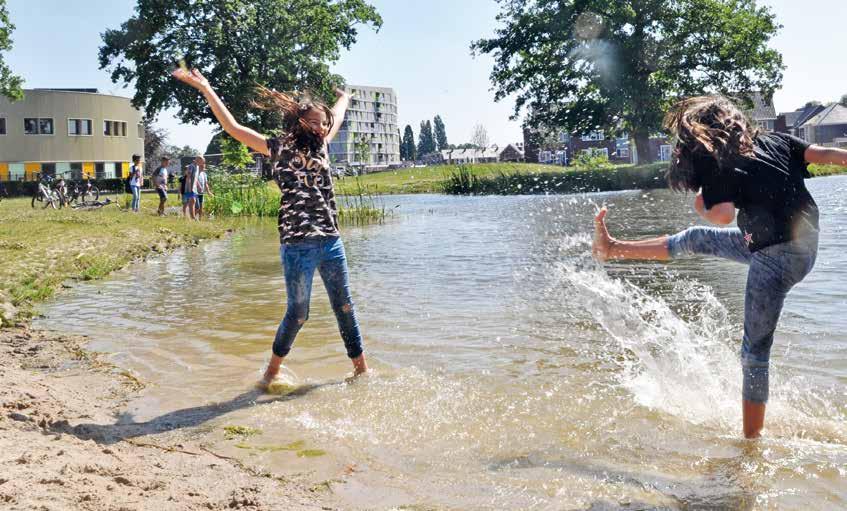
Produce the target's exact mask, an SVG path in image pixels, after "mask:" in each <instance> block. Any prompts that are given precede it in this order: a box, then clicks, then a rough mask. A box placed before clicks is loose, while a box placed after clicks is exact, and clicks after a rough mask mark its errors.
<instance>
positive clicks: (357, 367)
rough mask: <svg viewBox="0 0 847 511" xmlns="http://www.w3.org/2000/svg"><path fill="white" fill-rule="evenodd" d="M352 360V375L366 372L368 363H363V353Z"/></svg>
mask: <svg viewBox="0 0 847 511" xmlns="http://www.w3.org/2000/svg"><path fill="white" fill-rule="evenodd" d="M351 360H352V361H353V376H354V377H356V376H359V375H360V374H364V373H366V372H368V364H367V363H365V354H364V353H362V354H361V355H359V356H358V357H356V358H354V359H351Z"/></svg>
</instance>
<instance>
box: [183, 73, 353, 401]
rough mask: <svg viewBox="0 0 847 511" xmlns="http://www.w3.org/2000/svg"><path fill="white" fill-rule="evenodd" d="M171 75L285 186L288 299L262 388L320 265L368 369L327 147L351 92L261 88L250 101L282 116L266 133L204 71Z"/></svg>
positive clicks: (344, 330) (275, 369)
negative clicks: (277, 130) (327, 95)
mask: <svg viewBox="0 0 847 511" xmlns="http://www.w3.org/2000/svg"><path fill="white" fill-rule="evenodd" d="M173 76H174V77H175V78H177V79H179V80H181V81H183V82H185V83H187V84H188V85H190V86H192V87H194V88H195V89H197V90H198V91H200V93H202V94H203V97H205V98H206V101H207V102H208V103H209V106H210V107H211V108H212V112H214V114H215V117H216V118H217V119H218V121H219V122H220V123H221V126H222V127H223V129H224V131H226V132H227V133H228V134H229V135H231V136H232V137H233V138H234V139H236V140H238V141H240V142H242V143H243V144H245V145H246V146H248V147H249V148H251V149H252V150H254V151H256V152H258V153H261V154H264V155H265V156H270V158H271V162H272V169H273V177H274V179H275V180H276V183H277V185H278V186H279V189H280V191H281V192H282V197H281V198H280V205H279V218H278V220H279V236H280V244H281V248H280V254H281V259H282V266H283V271H284V274H285V289H286V293H287V296H288V305H287V309H286V311H285V316H284V317H283V319H282V322H281V323H280V325H279V328H278V330H277V333H276V338H275V339H274V343H273V354H272V356H271V361H270V363H269V364H268V367H267V370H266V371H265V374H264V377H263V378H262V379H261V381H260V382H259V386H260V387H261V388H263V389H266V390H267V388H268V387H269V386H270V385H271V383H272V382H273V381H274V378H276V376H277V375H278V374H279V370H280V365H281V364H282V360H283V359H284V358H285V356H286V355H288V353H289V351H290V350H291V345H292V344H293V342H294V338H295V337H296V336H297V332H298V331H299V330H300V328H301V327H302V326H303V324H304V323H305V322H306V320H307V319H308V317H309V302H310V299H311V294H312V280H313V277H314V274H315V272H316V271H317V272H318V273H319V274H320V276H321V279H323V282H324V286H325V287H326V290H327V293H328V294H329V300H330V303H331V304H332V309H333V311H334V312H335V317H336V319H337V321H338V327H339V330H340V331H341V337H342V339H343V340H344V346H345V348H346V349H347V356H348V357H350V359H351V360H352V362H353V371H354V375H359V374H361V373H364V372H366V371H367V365H366V363H365V356H364V354H363V350H362V334H361V332H360V331H359V324H358V322H357V320H356V314H355V311H354V309H353V301H352V297H351V294H350V283H349V277H348V271H347V259H346V256H345V254H344V245H343V243H342V242H341V238H340V237H339V231H338V207H337V205H336V201H335V191H334V189H333V181H332V175H331V172H330V164H329V157H328V148H327V144H328V143H329V142H330V141H331V140H332V139H333V138H334V137H335V135H336V134H337V133H338V130H339V128H340V126H341V121H342V120H343V119H344V112H345V111H346V110H347V106H348V104H349V102H350V95H349V94H347V93H345V92H344V91H341V90H336V95H337V96H338V100H337V101H336V103H335V105H334V106H333V107H332V108H329V107H328V106H326V105H324V104H322V103H320V102H318V101H315V100H313V99H311V98H310V97H309V96H308V95H300V96H299V97H298V96H296V95H294V94H285V93H281V92H276V91H272V90H268V89H265V88H262V87H260V88H259V89H258V97H257V100H256V101H255V102H254V103H253V105H254V106H255V107H256V108H259V109H264V110H272V111H276V112H278V113H279V114H281V116H282V118H283V126H281V128H282V130H283V131H282V134H281V135H280V136H278V137H275V138H266V137H265V136H263V135H261V134H259V133H257V132H256V131H255V130H252V129H250V128H248V127H245V126H242V125H241V124H239V123H238V121H236V120H235V118H234V117H233V116H232V114H231V113H230V112H229V110H227V108H226V106H224V104H223V102H222V101H221V99H220V98H219V97H218V95H217V94H216V93H215V91H214V90H213V89H212V87H211V86H210V85H209V82H208V80H206V78H205V77H203V75H202V74H200V72H199V71H197V70H196V69H194V70H188V69H185V68H180V69H177V70H176V71H174V72H173Z"/></svg>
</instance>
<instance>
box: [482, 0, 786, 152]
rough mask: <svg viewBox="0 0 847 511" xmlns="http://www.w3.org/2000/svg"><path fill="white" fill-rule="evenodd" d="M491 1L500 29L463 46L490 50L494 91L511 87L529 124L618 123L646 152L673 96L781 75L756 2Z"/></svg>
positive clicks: (573, 128) (777, 79)
mask: <svg viewBox="0 0 847 511" xmlns="http://www.w3.org/2000/svg"><path fill="white" fill-rule="evenodd" d="M498 1H499V2H500V4H501V12H500V14H499V15H498V20H499V21H500V22H501V23H502V24H503V26H502V28H500V29H498V30H497V32H496V34H495V36H494V37H492V38H490V39H483V40H480V41H476V42H475V43H473V45H472V50H473V51H474V52H477V53H487V54H492V55H493V56H494V59H495V64H494V69H493V71H492V73H491V80H492V82H493V83H494V85H495V90H496V93H495V94H496V99H497V100H501V99H503V98H506V97H507V96H512V95H514V96H515V97H516V105H515V116H516V117H517V116H518V115H520V112H521V111H523V110H524V109H526V110H527V111H528V112H529V113H530V115H529V117H528V122H529V123H530V124H531V125H532V126H533V127H538V126H546V127H550V128H552V129H564V130H567V131H570V132H573V133H585V132H589V131H592V130H596V129H603V130H605V131H608V132H615V133H620V132H622V131H627V132H629V133H631V134H632V135H633V136H634V138H635V141H636V146H637V148H638V153H639V155H640V156H641V157H642V158H644V159H647V160H649V159H650V158H651V157H652V156H653V155H650V153H649V151H648V147H649V137H650V135H651V134H653V133H656V132H658V131H659V130H660V129H661V120H662V116H663V112H664V111H666V109H667V107H668V106H669V105H670V103H671V102H672V101H673V100H674V99H676V98H679V97H681V96H687V95H693V94H700V93H703V92H710V91H713V92H721V93H727V94H743V93H745V92H752V91H760V92H763V93H764V94H765V96H766V97H770V96H772V94H773V91H774V90H775V89H776V88H777V87H779V85H780V83H781V81H782V71H783V69H784V67H783V64H782V56H781V55H780V54H779V53H778V52H777V51H776V50H773V49H771V48H770V47H769V46H768V42H769V41H770V40H771V38H772V37H773V36H774V35H775V34H776V33H777V32H778V30H779V29H780V28H781V26H780V25H779V24H778V23H777V21H776V19H775V16H774V14H773V12H772V11H771V10H770V9H769V8H768V7H764V6H760V5H758V3H757V2H756V0H620V1H614V2H610V1H608V0H498ZM645 157H646V158H645Z"/></svg>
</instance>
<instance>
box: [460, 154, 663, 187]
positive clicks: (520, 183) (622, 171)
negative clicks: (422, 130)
mask: <svg viewBox="0 0 847 511" xmlns="http://www.w3.org/2000/svg"><path fill="white" fill-rule="evenodd" d="M666 171H667V163H664V162H663V163H655V164H650V165H641V166H636V167H615V168H601V169H592V170H573V171H570V172H556V173H539V174H518V173H507V172H501V173H499V174H496V175H493V176H477V175H475V174H474V173H473V172H472V171H471V170H470V169H468V168H467V167H458V168H456V169H455V170H454V171H453V172H452V173H451V174H450V176H449V177H448V179H447V182H446V183H445V186H444V191H445V193H448V194H451V195H533V194H550V193H555V194H567V193H588V192H610V191H618V190H634V189H640V190H652V189H656V188H666V187H667V181H666V179H665V172H666Z"/></svg>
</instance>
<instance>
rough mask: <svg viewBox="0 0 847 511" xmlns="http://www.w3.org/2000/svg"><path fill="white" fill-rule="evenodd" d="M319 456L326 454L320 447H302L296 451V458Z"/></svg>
mask: <svg viewBox="0 0 847 511" xmlns="http://www.w3.org/2000/svg"><path fill="white" fill-rule="evenodd" d="M319 456H326V451H322V450H320V449H304V450H302V451H297V457H298V458H317V457H319Z"/></svg>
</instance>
